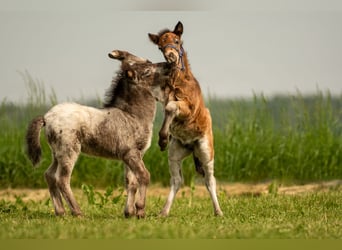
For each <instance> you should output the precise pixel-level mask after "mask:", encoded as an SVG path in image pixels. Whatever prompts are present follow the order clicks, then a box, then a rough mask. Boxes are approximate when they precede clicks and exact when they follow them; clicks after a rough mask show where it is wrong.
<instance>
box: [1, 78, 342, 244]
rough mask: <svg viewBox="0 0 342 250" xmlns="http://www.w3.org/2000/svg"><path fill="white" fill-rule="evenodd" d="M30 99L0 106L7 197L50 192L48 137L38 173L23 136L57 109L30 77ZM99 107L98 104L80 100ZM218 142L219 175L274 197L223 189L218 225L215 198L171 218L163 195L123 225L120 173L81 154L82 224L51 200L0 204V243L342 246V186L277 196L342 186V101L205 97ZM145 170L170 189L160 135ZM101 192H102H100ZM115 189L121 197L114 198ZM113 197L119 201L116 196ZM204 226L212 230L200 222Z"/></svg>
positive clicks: (184, 206)
mask: <svg viewBox="0 0 342 250" xmlns="http://www.w3.org/2000/svg"><path fill="white" fill-rule="evenodd" d="M23 79H24V80H25V81H26V85H27V87H28V88H27V89H28V91H27V92H28V97H27V100H24V101H23V102H21V103H13V102H10V101H8V100H2V102H1V104H0V189H2V190H6V189H8V188H9V189H10V190H11V189H13V188H14V189H19V188H30V189H38V188H44V189H47V186H46V183H45V181H44V177H43V173H44V171H45V170H46V169H47V167H48V166H49V165H50V161H51V152H50V149H49V147H48V145H47V143H46V139H45V136H44V135H43V133H42V136H41V142H42V147H43V157H42V161H41V163H40V165H39V167H37V168H33V167H32V165H31V163H30V162H29V160H28V158H27V156H26V149H25V132H26V128H27V125H28V123H29V122H30V120H31V119H32V118H33V117H35V116H36V115H39V114H43V113H44V112H46V111H47V110H48V109H49V108H50V107H51V106H53V105H54V104H56V103H58V98H57V96H56V94H55V93H54V91H53V90H52V91H50V93H48V91H46V89H45V87H44V84H43V83H41V82H39V81H37V80H35V79H33V78H32V77H31V76H30V75H29V74H28V73H27V72H26V73H24V74H23ZM78 102H80V103H82V104H87V105H90V106H95V107H101V103H102V102H101V98H97V99H94V100H84V99H81V100H78ZM206 102H207V106H208V108H209V109H210V111H211V114H212V118H213V127H214V138H215V176H216V178H217V180H218V183H219V185H221V184H224V183H236V182H243V183H263V182H266V183H269V186H268V192H267V194H266V195H265V194H261V195H260V194H251V193H245V194H241V195H237V196H232V195H229V194H227V193H226V192H223V191H222V190H219V200H220V202H221V207H222V209H223V212H224V214H225V216H224V217H214V216H213V214H212V207H211V202H210V200H209V196H208V195H206V196H199V197H197V196H196V195H190V197H189V196H187V195H184V193H182V191H180V194H179V195H178V198H177V199H176V201H175V204H174V206H173V208H172V210H171V215H170V217H168V218H161V217H159V216H158V213H159V210H160V209H161V207H162V205H163V203H164V201H165V198H166V195H165V194H163V195H160V194H155V195H148V201H147V217H146V218H145V219H142V220H137V219H133V218H132V219H125V218H124V216H123V206H124V201H125V194H124V192H123V188H122V186H123V182H124V177H123V166H122V163H121V162H119V161H111V160H106V159H100V158H93V157H89V156H86V155H81V157H80V158H79V160H78V161H77V164H76V166H75V169H74V172H73V176H72V183H71V185H72V187H73V188H75V189H76V190H78V198H79V201H80V204H81V208H82V210H83V212H84V216H83V217H82V218H73V217H71V216H65V217H63V218H56V217H55V216H54V215H53V212H52V205H51V202H50V200H49V199H48V198H44V199H38V200H28V201H24V200H23V196H21V195H18V196H16V197H15V199H14V200H6V199H3V197H0V221H1V227H0V237H1V238H120V239H122V238H124V239H130V238H291V239H292V238H304V239H309V238H310V239H334V238H339V239H340V238H342V234H341V226H342V220H341V216H340V215H341V212H342V193H341V189H340V185H339V184H338V185H337V186H336V187H334V188H331V189H329V190H325V191H324V192H310V193H305V194H300V195H284V194H279V193H278V188H279V187H281V186H287V185H293V184H305V183H311V182H322V181H329V180H341V179H342V96H341V95H339V96H337V95H331V94H330V93H329V92H328V91H327V92H322V91H320V90H317V92H316V93H315V94H314V95H310V96H303V95H302V94H301V93H300V92H298V93H297V94H295V95H283V96H275V97H265V96H263V95H262V94H260V95H257V94H255V95H254V98H251V99H220V98H216V97H208V98H207V99H206ZM162 115H163V114H162V111H161V106H160V105H159V104H158V112H157V116H156V120H155V124H154V136H153V141H152V145H151V147H150V149H149V150H148V151H147V152H146V154H145V157H144V162H145V164H146V167H147V168H148V169H149V171H150V173H151V184H152V185H159V186H161V187H168V185H169V172H168V165H167V153H166V152H160V150H159V147H158V144H157V132H158V129H159V128H160V125H161V121H162ZM183 176H184V185H185V186H187V187H189V188H190V189H191V190H193V191H194V192H195V191H196V188H198V186H199V185H202V184H201V183H202V182H201V177H199V176H198V175H197V174H196V173H195V170H194V166H193V163H192V159H191V157H190V158H189V159H186V160H184V164H183ZM94 190H102V191H94ZM114 191H115V192H114ZM114 193H115V194H114ZM204 221H205V223H203V222H204Z"/></svg>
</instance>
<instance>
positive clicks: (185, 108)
mask: <svg viewBox="0 0 342 250" xmlns="http://www.w3.org/2000/svg"><path fill="white" fill-rule="evenodd" d="M190 114H191V110H190V109H189V105H188V103H187V102H185V101H169V102H168V103H167V105H166V106H165V112H164V121H163V125H162V127H161V129H160V131H159V141H158V144H159V147H160V150H161V151H164V150H165V149H166V146H167V144H168V142H169V129H170V125H171V123H172V122H173V120H174V119H175V117H180V118H182V119H186V118H187V117H189V116H190Z"/></svg>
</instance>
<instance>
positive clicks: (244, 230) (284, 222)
mask: <svg viewBox="0 0 342 250" xmlns="http://www.w3.org/2000/svg"><path fill="white" fill-rule="evenodd" d="M115 198H116V200H115V202H111V201H109V202H105V203H103V204H102V205H99V204H90V203H89V202H87V196H86V195H85V194H83V195H81V198H80V204H81V207H82V210H83V212H84V216H83V217H82V218H74V217H72V216H70V215H67V216H65V217H55V216H54V215H53V213H52V207H51V203H50V202H49V201H35V202H33V201H29V202H23V201H22V199H21V198H20V197H17V199H16V201H13V202H8V201H4V200H1V201H0V221H1V227H0V238H2V239H17V238H20V239H22V238H29V239H31V238H33V239H37V238H38V239H42V238H43V239H45V238H48V239H75V238H96V239H103V238H111V239H135V238H146V239H152V238H171V239H180V238H186V239H213V238H225V239H227V238H228V239H232V238H238V239H249V238H261V239H271V238H273V239H341V238H342V231H341V228H342V217H341V213H342V193H341V192H340V191H337V190H330V191H328V192H319V193H307V194H305V195H303V194H302V195H291V196H290V195H261V196H255V197H253V196H235V197H227V196H225V195H224V194H223V193H220V195H219V199H220V201H221V207H222V210H223V212H224V217H215V216H213V212H212V206H211V202H210V200H209V198H200V197H193V199H192V202H191V203H189V198H187V197H182V196H181V195H179V196H178V197H177V199H176V200H175V203H174V205H173V208H172V210H171V214H170V216H169V217H167V218H162V217H158V212H159V210H160V209H161V207H162V205H163V203H164V201H165V198H166V197H159V196H149V197H148V200H147V217H146V218H145V219H140V220H138V219H136V218H130V219H125V218H124V216H123V206H124V200H125V197H124V196H120V197H119V198H118V197H115Z"/></svg>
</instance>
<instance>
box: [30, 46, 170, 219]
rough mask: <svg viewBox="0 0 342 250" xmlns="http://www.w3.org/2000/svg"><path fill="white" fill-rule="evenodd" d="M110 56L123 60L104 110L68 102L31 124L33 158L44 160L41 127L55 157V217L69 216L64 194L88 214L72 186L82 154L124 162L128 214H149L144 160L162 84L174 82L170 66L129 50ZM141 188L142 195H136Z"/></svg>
mask: <svg viewBox="0 0 342 250" xmlns="http://www.w3.org/2000/svg"><path fill="white" fill-rule="evenodd" d="M109 57H110V58H113V59H118V60H120V61H121V70H120V71H119V72H118V73H117V75H116V77H113V80H112V84H111V87H110V88H109V89H108V90H107V92H106V98H105V102H104V107H103V108H101V109H97V108H93V107H89V106H84V105H80V104H77V103H62V104H57V105H56V106H54V107H52V108H51V109H50V110H49V111H48V112H47V113H46V114H45V115H43V116H38V117H36V118H34V119H33V120H32V122H31V123H30V124H29V126H28V129H27V134H26V143H27V149H28V156H29V159H30V160H31V162H32V163H33V165H36V164H38V163H39V161H40V158H41V145H40V131H41V129H42V128H43V127H45V135H46V138H47V141H48V144H49V146H50V148H51V151H52V156H53V160H52V163H51V165H50V166H49V168H48V169H47V170H46V171H45V174H44V176H45V179H46V182H47V184H48V188H49V192H50V196H51V200H52V202H53V206H54V211H55V215H57V216H59V215H64V214H65V208H64V205H63V200H62V197H63V198H64V199H65V201H66V203H67V205H68V206H69V208H70V210H71V214H72V215H74V216H80V215H82V213H81V210H80V207H79V205H78V203H77V202H76V200H75V197H74V195H73V192H72V190H71V187H70V179H71V174H72V171H73V168H74V165H75V162H76V160H77V158H78V156H79V155H80V153H85V154H88V155H92V156H98V157H105V158H109V159H118V160H122V161H123V162H124V164H125V188H126V192H127V200H126V205H125V208H124V215H125V217H131V216H136V217H138V218H142V217H144V216H145V203H146V189H147V186H148V184H149V182H150V173H149V171H148V170H147V169H146V167H145V165H144V162H143V160H142V158H143V155H144V153H145V152H146V150H147V149H148V148H149V147H150V144H151V138H152V127H153V121H154V117H155V113H156V100H157V98H156V96H158V93H161V90H160V86H161V85H160V83H163V82H165V81H168V79H169V73H170V67H169V66H168V65H167V64H166V63H157V64H152V63H151V62H150V61H148V60H146V59H143V58H139V57H136V56H134V55H131V54H129V53H128V52H126V51H119V50H115V51H113V52H111V53H109ZM137 190H139V197H138V198H137V200H135V195H136V192H137Z"/></svg>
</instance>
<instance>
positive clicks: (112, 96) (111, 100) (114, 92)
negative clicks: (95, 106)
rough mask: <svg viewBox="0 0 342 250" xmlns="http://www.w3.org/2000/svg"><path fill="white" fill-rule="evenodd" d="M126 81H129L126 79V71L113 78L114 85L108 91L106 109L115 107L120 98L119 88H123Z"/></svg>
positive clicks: (121, 71)
mask: <svg viewBox="0 0 342 250" xmlns="http://www.w3.org/2000/svg"><path fill="white" fill-rule="evenodd" d="M125 80H127V79H125V73H124V71H123V70H120V71H118V72H117V74H116V76H115V77H113V80H112V84H111V85H110V87H109V88H108V90H106V93H105V99H104V103H103V107H104V108H109V107H113V106H114V104H115V101H116V99H117V97H119V93H118V92H119V88H120V86H123V82H124V81H125Z"/></svg>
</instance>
